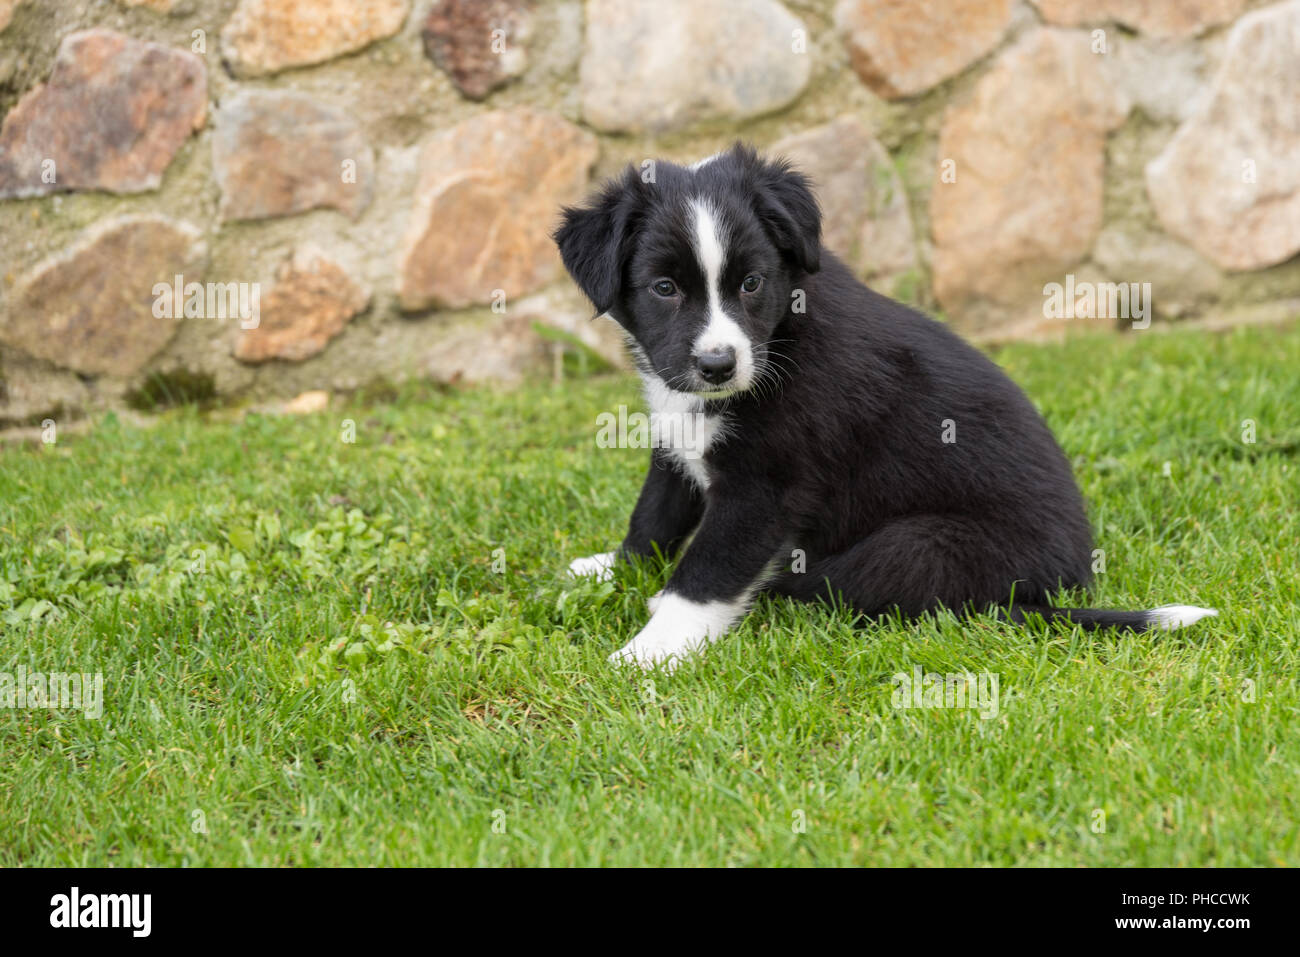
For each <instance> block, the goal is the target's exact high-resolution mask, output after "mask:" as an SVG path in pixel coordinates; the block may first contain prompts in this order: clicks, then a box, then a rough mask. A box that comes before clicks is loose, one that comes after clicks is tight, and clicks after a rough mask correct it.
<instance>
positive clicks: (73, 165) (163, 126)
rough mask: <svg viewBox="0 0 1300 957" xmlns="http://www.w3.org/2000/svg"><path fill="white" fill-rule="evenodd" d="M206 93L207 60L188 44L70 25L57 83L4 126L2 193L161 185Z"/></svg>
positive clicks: (22, 105) (40, 90)
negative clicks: (172, 44) (173, 44)
mask: <svg viewBox="0 0 1300 957" xmlns="http://www.w3.org/2000/svg"><path fill="white" fill-rule="evenodd" d="M207 99H208V94H207V73H206V70H205V69H204V66H203V61H202V60H201V59H200V58H199V57H197V56H195V55H194V54H192V53H189V52H188V51H185V50H175V49H172V48H171V47H165V46H160V45H158V44H156V43H145V42H142V41H140V40H136V39H133V38H132V37H128V36H126V35H125V34H121V33H115V32H114V31H112V30H100V29H96V30H85V31H83V32H80V33H73V34H70V35H69V36H68V37H66V38H65V39H64V40H63V42H62V43H61V44H60V45H59V52H58V55H57V56H56V58H55V61H54V69H53V70H52V71H51V73H50V79H49V82H47V83H44V84H42V85H39V86H37V87H35V88H33V89H32V90H30V91H29V92H28V93H27V94H26V95H25V96H23V98H22V99H20V100H19V101H18V103H17V104H16V105H15V106H14V108H13V109H12V110H11V111H10V112H9V115H8V116H6V117H5V120H4V126H3V127H2V128H0V198H7V197H14V196H40V195H44V194H47V193H52V192H56V191H60V190H87V189H102V190H108V191H109V192H114V193H138V192H143V191H145V190H151V189H157V188H158V186H159V185H160V184H161V183H162V174H163V170H165V169H166V168H167V165H168V164H169V163H170V162H171V161H172V157H174V156H175V155H176V151H177V150H178V149H180V147H181V144H182V143H184V142H185V140H186V139H187V138H188V137H189V136H190V134H191V133H193V132H194V131H195V130H197V129H199V128H201V127H202V126H203V122H204V117H205V115H206V112H207ZM51 163H52V165H51Z"/></svg>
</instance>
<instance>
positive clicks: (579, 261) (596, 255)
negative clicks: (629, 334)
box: [554, 166, 645, 315]
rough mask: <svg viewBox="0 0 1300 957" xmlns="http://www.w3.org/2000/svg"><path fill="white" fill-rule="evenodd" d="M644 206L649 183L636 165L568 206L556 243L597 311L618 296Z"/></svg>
mask: <svg viewBox="0 0 1300 957" xmlns="http://www.w3.org/2000/svg"><path fill="white" fill-rule="evenodd" d="M644 206H645V184H644V183H643V182H642V181H641V177H640V175H639V174H638V173H637V170H636V168H635V167H632V166H629V167H628V168H627V169H626V170H624V172H623V173H622V175H620V176H616V177H615V178H613V179H611V180H610V181H609V182H608V183H606V184H605V185H604V186H603V187H602V188H601V190H600V192H599V193H597V194H596V196H595V197H594V198H593V199H592V201H591V202H590V204H589V205H587V206H566V207H565V208H564V218H563V221H562V222H561V223H560V228H559V229H557V230H556V231H555V234H554V239H555V244H556V245H557V246H559V247H560V258H561V259H562V260H563V261H564V268H565V269H567V270H568V271H569V275H570V276H572V277H573V281H574V282H576V283H577V284H578V288H579V289H581V290H582V291H583V292H584V293H585V294H586V296H587V298H588V299H590V300H591V301H592V303H593V304H594V305H595V306H596V313H597V315H599V314H601V313H605V312H608V311H609V310H610V309H611V308H612V307H613V306H614V305H615V304H616V303H617V302H618V300H619V296H620V295H621V293H622V289H623V273H624V271H625V267H626V266H627V259H628V256H629V254H630V252H631V241H632V234H633V232H634V229H635V225H636V222H637V221H638V219H639V216H640V213H641V212H642V210H643V209H644Z"/></svg>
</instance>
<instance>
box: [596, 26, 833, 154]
mask: <svg viewBox="0 0 1300 957" xmlns="http://www.w3.org/2000/svg"><path fill="white" fill-rule="evenodd" d="M806 42H807V34H806V30H805V27H804V25H803V24H802V23H801V22H800V21H799V20H798V19H796V18H795V17H794V15H793V14H791V13H790V11H788V10H787V9H786V8H785V7H783V6H782V5H781V4H780V3H777V2H776V0H749V2H747V3H746V4H745V5H744V9H743V10H737V9H736V6H735V5H734V4H733V3H731V2H729V0H658V2H655V3H628V2H625V0H590V2H589V3H588V4H587V36H586V44H585V47H584V50H583V57H582V65H581V68H580V70H579V75H580V83H581V92H582V111H583V116H584V118H585V119H586V120H587V122H588V123H590V124H591V125H592V126H595V127H597V128H599V129H602V130H608V131H627V132H647V131H648V132H662V131H665V130H670V129H677V128H680V127H685V126H689V125H691V124H692V123H696V122H699V121H704V120H710V119H726V120H740V119H745V118H746V117H752V116H759V115H761V114H764V113H770V112H772V111H774V110H778V109H780V108H781V107H783V106H786V105H787V104H789V103H791V102H793V101H794V100H795V99H796V98H797V97H798V96H799V95H800V94H801V93H802V92H803V90H804V87H805V86H807V84H808V77H809V73H810V71H811V64H810V62H809V60H810V55H809V53H808V52H807V51H806V48H805V46H804V44H806Z"/></svg>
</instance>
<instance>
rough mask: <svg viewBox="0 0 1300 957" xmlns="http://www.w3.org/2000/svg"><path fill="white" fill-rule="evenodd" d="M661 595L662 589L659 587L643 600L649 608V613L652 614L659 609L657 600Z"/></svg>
mask: <svg viewBox="0 0 1300 957" xmlns="http://www.w3.org/2000/svg"><path fill="white" fill-rule="evenodd" d="M663 597H664V591H663V589H662V588H661V589H659V590H658V591H657V592H655V593H654V594H653V595H651V596H650V597H649V598H647V599H646V600H645V606H646V608H648V609H649V610H650V614H652V615H653V614H654V613H655V612H656V611H658V610H659V602H660V600H661V599H662V598H663Z"/></svg>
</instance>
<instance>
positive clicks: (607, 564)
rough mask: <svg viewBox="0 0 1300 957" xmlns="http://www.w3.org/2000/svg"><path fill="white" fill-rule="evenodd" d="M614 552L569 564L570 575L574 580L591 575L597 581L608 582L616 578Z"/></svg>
mask: <svg viewBox="0 0 1300 957" xmlns="http://www.w3.org/2000/svg"><path fill="white" fill-rule="evenodd" d="M615 557H616V556H615V553H614V552H601V553H600V554H599V555H588V556H587V557H586V558H575V559H574V560H573V561H571V562H569V574H570V575H572V576H573V577H574V578H581V577H583V576H586V575H590V576H591V577H593V578H595V579H596V580H597V581H602V582H607V581H609V580H610V579H611V578H613V577H614V558H615Z"/></svg>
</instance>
